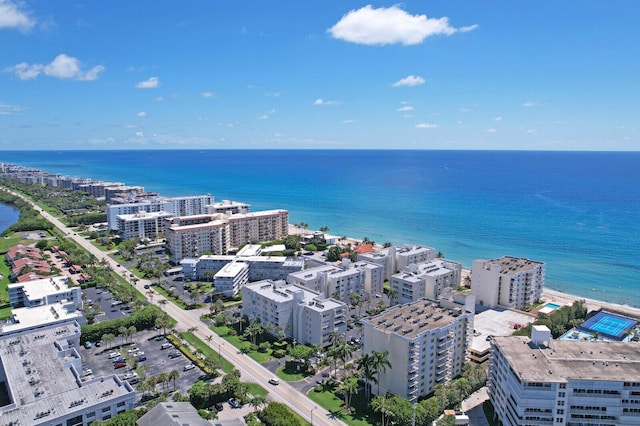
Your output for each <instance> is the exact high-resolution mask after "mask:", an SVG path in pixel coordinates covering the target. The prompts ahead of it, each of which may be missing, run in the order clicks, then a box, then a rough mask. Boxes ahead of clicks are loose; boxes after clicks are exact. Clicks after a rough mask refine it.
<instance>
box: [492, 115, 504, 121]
mask: <svg viewBox="0 0 640 426" xmlns="http://www.w3.org/2000/svg"><path fill="white" fill-rule="evenodd" d="M493 121H502V116H498V117H496V118H494V119H493Z"/></svg>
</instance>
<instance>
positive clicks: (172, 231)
mask: <svg viewBox="0 0 640 426" xmlns="http://www.w3.org/2000/svg"><path fill="white" fill-rule="evenodd" d="M288 217H289V213H288V212H287V211H286V210H267V211H262V212H254V213H246V214H236V215H232V216H227V215H225V214H222V213H217V214H212V215H197V216H188V217H180V218H171V219H170V220H167V221H166V226H165V236H166V239H167V247H168V248H169V251H170V252H171V261H172V262H173V263H179V262H180V261H181V260H182V259H184V258H187V257H200V256H202V255H204V254H214V255H216V254H227V253H228V252H229V251H231V250H232V249H234V248H237V247H240V246H242V245H243V244H251V243H254V242H262V241H271V240H275V239H278V238H281V237H284V236H286V235H288Z"/></svg>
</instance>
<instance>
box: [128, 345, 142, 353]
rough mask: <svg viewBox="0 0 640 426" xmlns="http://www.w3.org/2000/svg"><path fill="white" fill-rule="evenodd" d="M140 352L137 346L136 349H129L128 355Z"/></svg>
mask: <svg viewBox="0 0 640 426" xmlns="http://www.w3.org/2000/svg"><path fill="white" fill-rule="evenodd" d="M139 350H140V349H138V347H137V346H134V347H132V348H130V349H127V353H128V354H132V353H134V352H138V351H139Z"/></svg>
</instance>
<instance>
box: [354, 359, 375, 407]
mask: <svg viewBox="0 0 640 426" xmlns="http://www.w3.org/2000/svg"><path fill="white" fill-rule="evenodd" d="M373 361H374V358H373V356H372V355H370V354H368V353H367V354H364V355H362V356H361V357H360V358H358V360H357V361H356V364H357V366H358V370H359V371H360V377H361V378H362V380H364V383H365V386H364V394H365V398H366V399H367V400H369V399H370V398H371V384H372V383H378V379H377V378H376V371H375V370H374V368H373Z"/></svg>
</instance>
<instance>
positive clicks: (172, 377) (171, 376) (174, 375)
mask: <svg viewBox="0 0 640 426" xmlns="http://www.w3.org/2000/svg"><path fill="white" fill-rule="evenodd" d="M178 377H180V372H179V371H178V370H171V371H170V372H169V375H168V376H167V379H168V380H173V390H176V379H177V378H178Z"/></svg>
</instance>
